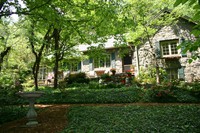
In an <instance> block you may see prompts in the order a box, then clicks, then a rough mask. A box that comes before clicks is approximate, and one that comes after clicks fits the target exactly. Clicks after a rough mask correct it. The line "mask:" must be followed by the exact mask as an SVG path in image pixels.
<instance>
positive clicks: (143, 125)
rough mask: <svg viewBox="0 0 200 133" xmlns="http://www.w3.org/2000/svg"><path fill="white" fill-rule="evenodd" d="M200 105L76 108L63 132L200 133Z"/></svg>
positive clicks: (71, 112)
mask: <svg viewBox="0 0 200 133" xmlns="http://www.w3.org/2000/svg"><path fill="white" fill-rule="evenodd" d="M199 114H200V106H199V105H160V106H152V105H149V106H139V105H128V106H76V107H71V108H70V109H69V111H68V114H67V120H68V124H67V127H66V129H65V130H64V131H63V132H64V133H71V132H74V133H86V132H87V133H90V132H91V133H92V132H96V133H97V132H98V133H105V132H109V133H130V132H131V133H132V132H133V133H134V132H136V133H138V132H139V133H148V132H161V133H162V132H163V133H164V132H170V133H177V132H179V133H180V132H184V133H185V132H199V131H200V121H199V120H200V115H199Z"/></svg>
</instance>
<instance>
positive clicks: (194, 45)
mask: <svg viewBox="0 0 200 133" xmlns="http://www.w3.org/2000/svg"><path fill="white" fill-rule="evenodd" d="M181 4H183V5H188V6H185V8H184V9H183V10H186V9H187V8H189V7H190V8H192V9H193V10H194V13H193V14H192V16H190V17H191V21H193V22H194V23H195V26H194V27H193V30H192V34H193V35H194V36H195V37H196V40H195V41H194V40H193V41H184V42H183V43H182V44H181V45H180V46H179V48H181V49H183V50H184V52H185V53H186V51H190V52H192V53H193V55H192V58H191V59H190V60H189V62H190V63H191V62H192V61H193V60H196V59H199V53H198V52H199V48H200V38H199V35H200V31H199V26H200V23H199V22H200V19H199V18H200V1H199V0H176V2H175V4H174V6H175V7H177V6H180V5H181Z"/></svg>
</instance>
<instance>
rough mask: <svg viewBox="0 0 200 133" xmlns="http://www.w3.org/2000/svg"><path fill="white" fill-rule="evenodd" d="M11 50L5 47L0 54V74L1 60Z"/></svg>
mask: <svg viewBox="0 0 200 133" xmlns="http://www.w3.org/2000/svg"><path fill="white" fill-rule="evenodd" d="M10 50H11V47H7V48H6V49H5V50H4V51H3V52H1V54H0V72H1V68H2V65H3V58H4V57H5V56H6V55H7V54H8V52H9V51H10Z"/></svg>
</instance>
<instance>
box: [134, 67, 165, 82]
mask: <svg viewBox="0 0 200 133" xmlns="http://www.w3.org/2000/svg"><path fill="white" fill-rule="evenodd" d="M159 76H160V79H161V81H166V80H167V73H166V71H165V70H164V69H162V68H159ZM135 80H136V81H137V82H139V83H142V84H147V83H148V84H155V83H156V68H153V67H148V68H141V70H140V74H139V75H138V76H137V77H136V78H135Z"/></svg>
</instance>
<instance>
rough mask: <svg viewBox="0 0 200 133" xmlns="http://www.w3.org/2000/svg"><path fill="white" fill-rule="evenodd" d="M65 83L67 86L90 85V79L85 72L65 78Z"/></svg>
mask: <svg viewBox="0 0 200 133" xmlns="http://www.w3.org/2000/svg"><path fill="white" fill-rule="evenodd" d="M65 81H66V83H67V84H72V83H87V84H88V83H89V79H88V78H86V74H85V73H83V72H80V73H73V74H70V75H69V77H66V78H65Z"/></svg>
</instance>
